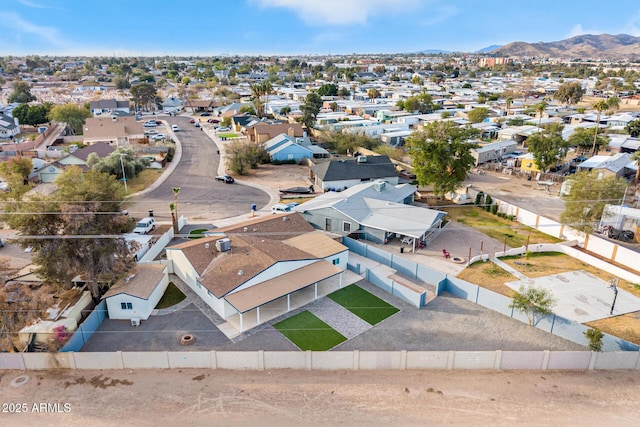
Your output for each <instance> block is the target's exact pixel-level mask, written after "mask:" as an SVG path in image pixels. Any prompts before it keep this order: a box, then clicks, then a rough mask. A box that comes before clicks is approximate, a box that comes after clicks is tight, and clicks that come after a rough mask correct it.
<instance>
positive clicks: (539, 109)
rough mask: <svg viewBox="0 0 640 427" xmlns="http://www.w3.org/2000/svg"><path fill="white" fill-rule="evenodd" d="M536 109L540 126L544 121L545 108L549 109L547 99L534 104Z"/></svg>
mask: <svg viewBox="0 0 640 427" xmlns="http://www.w3.org/2000/svg"><path fill="white" fill-rule="evenodd" d="M534 109H535V111H536V113H537V114H538V127H540V123H542V115H543V114H544V110H546V109H547V103H546V102H545V101H540V102H538V103H537V104H536V105H534Z"/></svg>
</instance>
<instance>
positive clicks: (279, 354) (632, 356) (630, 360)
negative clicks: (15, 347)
mask: <svg viewBox="0 0 640 427" xmlns="http://www.w3.org/2000/svg"><path fill="white" fill-rule="evenodd" d="M187 368H205V369H230V370H258V371H261V370H273V369H306V370H375V369H383V370H389V369H392V370H403V369H416V370H424V369H440V370H445V369H484V370H487V369H490V370H517V369H526V370H546V369H562V370H593V369H598V370H600V369H603V370H604V369H634V370H637V369H640V353H639V352H609V353H597V352H590V351H548V350H545V351H502V350H497V351H405V350H402V351H358V350H354V351H328V352H318V351H262V350H258V351H193V352H188V351H183V352H179V351H178V352H171V351H149V352H120V351H118V352H110V353H74V352H68V353H2V354H0V369H19V370H38V369H95V370H98V369H99V370H103V369H187Z"/></svg>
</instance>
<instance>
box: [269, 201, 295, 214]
mask: <svg viewBox="0 0 640 427" xmlns="http://www.w3.org/2000/svg"><path fill="white" fill-rule="evenodd" d="M287 212H291V208H290V207H289V206H287V205H283V204H281V203H278V204H277V205H273V206H271V213H272V214H279V213H287Z"/></svg>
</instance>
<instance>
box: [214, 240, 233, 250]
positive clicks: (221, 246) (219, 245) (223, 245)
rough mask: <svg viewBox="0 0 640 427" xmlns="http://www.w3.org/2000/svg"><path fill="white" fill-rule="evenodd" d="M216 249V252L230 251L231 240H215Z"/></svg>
mask: <svg viewBox="0 0 640 427" xmlns="http://www.w3.org/2000/svg"><path fill="white" fill-rule="evenodd" d="M216 249H217V250H218V252H226V251H228V250H231V240H229V239H218V240H216Z"/></svg>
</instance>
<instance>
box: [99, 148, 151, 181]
mask: <svg viewBox="0 0 640 427" xmlns="http://www.w3.org/2000/svg"><path fill="white" fill-rule="evenodd" d="M92 154H93V153H92ZM87 164H88V165H91V167H92V168H93V169H94V170H97V171H100V172H103V173H108V174H109V175H113V176H115V177H116V179H117V180H118V181H123V180H124V178H126V179H127V180H130V179H132V178H135V177H136V176H138V174H139V173H140V172H142V171H143V170H144V169H145V168H147V167H149V164H150V162H149V160H148V159H137V158H136V153H135V151H134V150H133V149H132V148H124V147H119V148H117V149H116V150H115V151H114V152H113V153H111V154H109V155H108V156H107V157H103V158H101V159H100V158H97V159H96V160H93V158H91V159H87ZM123 169H124V175H123Z"/></svg>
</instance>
